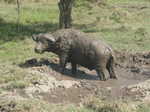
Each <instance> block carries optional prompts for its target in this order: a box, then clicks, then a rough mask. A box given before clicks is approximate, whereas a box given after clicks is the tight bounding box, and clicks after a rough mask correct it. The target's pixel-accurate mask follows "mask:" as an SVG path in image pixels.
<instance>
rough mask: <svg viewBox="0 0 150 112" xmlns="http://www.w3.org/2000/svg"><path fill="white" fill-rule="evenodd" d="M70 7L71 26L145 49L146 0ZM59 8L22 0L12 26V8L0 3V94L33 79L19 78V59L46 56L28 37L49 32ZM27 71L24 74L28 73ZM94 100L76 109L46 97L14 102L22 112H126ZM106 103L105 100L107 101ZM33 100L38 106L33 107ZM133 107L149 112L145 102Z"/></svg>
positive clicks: (149, 11)
mask: <svg viewBox="0 0 150 112" xmlns="http://www.w3.org/2000/svg"><path fill="white" fill-rule="evenodd" d="M78 1H79V4H78V5H77V6H76V7H74V9H73V14H72V16H73V27H75V28H77V29H80V30H81V31H84V32H86V33H89V34H90V35H94V36H96V37H97V38H98V39H102V40H104V41H106V42H107V43H109V44H110V45H112V46H113V48H115V49H117V50H128V51H134V52H135V51H149V50H150V44H149V43H150V20H149V18H150V7H149V6H150V0H107V1H104V3H102V4H96V3H93V4H88V3H86V2H85V3H84V2H82V0H78ZM58 16H59V11H58V7H57V4H56V1H54V0H49V1H48V3H47V2H40V0H39V2H38V3H34V2H31V3H29V2H23V3H22V5H21V15H20V25H19V30H18V28H17V22H16V19H17V11H16V5H15V4H6V3H0V76H1V77H0V85H4V86H3V88H0V95H1V93H2V92H3V91H13V90H14V89H23V88H25V87H27V86H28V85H29V84H31V83H32V81H33V80H38V77H34V76H33V77H32V76H31V77H30V79H29V80H26V79H25V78H26V77H27V76H28V75H29V74H28V72H27V70H26V69H23V68H21V67H19V66H18V65H19V64H20V63H23V62H25V61H26V60H28V59H32V58H42V57H49V58H51V57H52V55H51V54H49V53H46V54H43V55H39V54H36V53H34V50H33V49H34V42H33V41H32V40H31V35H32V34H34V33H40V32H51V31H55V30H56V29H58V18H59V17H58ZM29 76H30V75H29ZM100 104H101V103H99V105H98V107H96V106H93V105H96V102H94V103H93V105H92V107H90V105H88V106H87V105H86V106H83V107H81V108H77V107H76V106H69V107H64V106H60V108H58V109H57V108H56V107H55V106H54V107H53V108H52V107H50V106H49V104H48V103H47V102H44V101H39V100H38V101H37V100H35V99H28V100H26V101H24V102H19V104H18V106H19V107H18V108H19V109H23V110H21V111H22V112H27V111H28V112H29V111H32V112H34V111H37V112H38V111H44V112H50V110H51V109H53V112H55V111H56V112H57V111H60V110H62V111H64V112H132V111H131V110H129V111H122V110H121V111H120V108H118V109H117V110H114V108H115V107H114V105H111V104H110V105H109V104H108V103H106V105H102V106H101V105H100ZM107 104H108V105H107ZM37 105H38V106H39V108H38V109H39V110H37V108H36V107H37ZM32 107H33V108H32ZM135 112H149V106H148V105H145V104H144V105H141V106H138V108H137V109H136V111H135Z"/></svg>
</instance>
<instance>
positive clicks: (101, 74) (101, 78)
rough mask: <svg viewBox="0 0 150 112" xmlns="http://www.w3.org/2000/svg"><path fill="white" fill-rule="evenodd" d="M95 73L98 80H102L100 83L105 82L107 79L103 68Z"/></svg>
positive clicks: (106, 73)
mask: <svg viewBox="0 0 150 112" xmlns="http://www.w3.org/2000/svg"><path fill="white" fill-rule="evenodd" d="M96 72H97V74H98V76H99V79H100V80H102V81H106V80H107V79H108V78H109V75H108V71H107V69H106V68H104V67H99V68H97V69H96Z"/></svg>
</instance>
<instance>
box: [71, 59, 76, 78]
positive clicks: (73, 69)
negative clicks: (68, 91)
mask: <svg viewBox="0 0 150 112" xmlns="http://www.w3.org/2000/svg"><path fill="white" fill-rule="evenodd" d="M71 66H72V71H71V72H72V75H75V74H76V73H77V64H76V63H73V62H71Z"/></svg>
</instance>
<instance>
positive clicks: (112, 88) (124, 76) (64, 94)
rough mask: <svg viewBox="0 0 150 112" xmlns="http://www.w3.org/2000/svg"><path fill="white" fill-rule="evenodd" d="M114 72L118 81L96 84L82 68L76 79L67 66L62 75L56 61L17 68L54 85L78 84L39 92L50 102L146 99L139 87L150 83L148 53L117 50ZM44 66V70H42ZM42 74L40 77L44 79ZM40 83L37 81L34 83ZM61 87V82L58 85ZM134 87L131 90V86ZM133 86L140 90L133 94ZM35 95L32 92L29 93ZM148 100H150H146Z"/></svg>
mask: <svg viewBox="0 0 150 112" xmlns="http://www.w3.org/2000/svg"><path fill="white" fill-rule="evenodd" d="M116 60H117V61H116V64H115V72H116V74H117V76H118V80H112V79H109V80H108V81H99V80H98V77H97V75H96V73H95V71H89V70H87V69H85V68H83V67H79V68H80V69H79V71H78V73H77V75H76V76H72V75H71V71H70V65H68V66H67V68H66V70H65V72H64V74H61V73H59V70H58V68H59V67H58V59H57V58H55V59H51V60H50V59H39V60H37V59H30V60H27V61H26V62H25V63H24V64H21V65H20V66H21V67H23V68H30V70H35V71H38V72H39V73H44V74H46V75H47V76H46V77H47V78H48V77H49V78H54V79H55V81H56V82H55V83H60V82H64V81H68V82H67V83H66V85H68V84H71V83H72V82H73V81H75V82H76V83H77V84H75V85H71V86H69V87H68V88H67V86H65V83H62V85H63V84H64V86H56V84H54V85H52V86H53V89H49V90H48V91H45V92H44V91H41V92H39V93H38V95H39V96H41V97H40V98H42V99H44V100H46V101H48V102H50V103H75V104H79V103H80V102H82V101H83V100H84V99H86V98H87V97H88V96H90V95H94V96H97V97H99V98H102V99H106V100H116V99H128V98H130V99H134V100H137V99H139V100H140V99H143V97H145V98H149V96H150V93H148V95H149V96H146V95H147V94H142V95H141V93H144V92H143V91H148V89H150V87H149V88H147V89H142V90H141V88H142V85H143V84H145V83H144V82H147V81H148V80H150V52H147V53H128V52H118V51H116ZM45 65H46V68H45V67H43V66H45ZM44 74H43V77H45V76H44ZM37 83H40V82H37ZM60 84H61V83H60ZM133 85H134V87H132V86H133ZM136 85H141V88H139V89H137V90H136V91H134V92H133V91H132V88H135V87H136ZM32 94H34V93H32ZM149 100H150V99H149Z"/></svg>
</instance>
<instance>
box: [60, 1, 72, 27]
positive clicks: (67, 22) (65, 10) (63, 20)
mask: <svg viewBox="0 0 150 112" xmlns="http://www.w3.org/2000/svg"><path fill="white" fill-rule="evenodd" d="M73 1H74V0H59V1H58V6H59V11H60V14H59V28H60V29H61V28H70V27H71V22H72V18H71V11H72V6H73Z"/></svg>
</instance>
